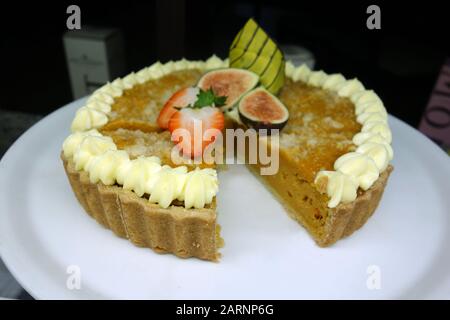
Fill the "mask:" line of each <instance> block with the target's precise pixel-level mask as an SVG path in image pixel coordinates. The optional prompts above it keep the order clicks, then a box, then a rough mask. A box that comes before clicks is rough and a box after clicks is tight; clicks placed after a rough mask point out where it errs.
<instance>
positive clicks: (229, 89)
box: [197, 68, 259, 111]
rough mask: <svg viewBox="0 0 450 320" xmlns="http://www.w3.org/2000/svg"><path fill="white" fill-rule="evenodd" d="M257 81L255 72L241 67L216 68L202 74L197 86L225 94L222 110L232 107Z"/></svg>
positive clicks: (221, 94) (218, 94)
mask: <svg viewBox="0 0 450 320" xmlns="http://www.w3.org/2000/svg"><path fill="white" fill-rule="evenodd" d="M258 82H259V77H258V75H257V74H255V73H253V72H251V71H248V70H243V69H234V68H227V69H216V70H213V71H210V72H208V73H206V74H205V75H203V77H202V78H201V79H200V81H199V82H198V85H197V86H198V87H200V88H201V89H203V90H208V89H212V90H213V91H214V94H215V95H217V96H226V97H227V99H226V102H225V105H224V106H222V107H221V109H222V111H227V110H230V109H232V108H233V107H234V106H235V105H236V104H237V102H238V101H239V99H241V97H242V96H243V95H244V94H245V93H247V92H248V91H250V90H251V89H253V88H255V87H256V85H257V84H258Z"/></svg>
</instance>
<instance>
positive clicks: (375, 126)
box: [361, 121, 392, 143]
mask: <svg viewBox="0 0 450 320" xmlns="http://www.w3.org/2000/svg"><path fill="white" fill-rule="evenodd" d="M361 132H372V133H377V134H379V135H380V136H382V137H383V138H384V139H386V142H387V143H391V142H392V133H391V130H390V129H389V126H388V124H387V122H386V121H367V122H366V123H364V125H363V126H362V129H361Z"/></svg>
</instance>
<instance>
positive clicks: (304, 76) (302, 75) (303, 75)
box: [292, 64, 311, 82]
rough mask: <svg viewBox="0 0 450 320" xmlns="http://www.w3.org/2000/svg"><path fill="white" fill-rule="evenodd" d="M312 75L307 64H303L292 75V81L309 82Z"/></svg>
mask: <svg viewBox="0 0 450 320" xmlns="http://www.w3.org/2000/svg"><path fill="white" fill-rule="evenodd" d="M310 75H311V69H309V68H308V66H307V65H306V64H302V65H301V66H300V67H298V68H296V69H295V70H294V71H293V73H292V79H293V80H294V81H303V82H307V81H308V79H309V77H310Z"/></svg>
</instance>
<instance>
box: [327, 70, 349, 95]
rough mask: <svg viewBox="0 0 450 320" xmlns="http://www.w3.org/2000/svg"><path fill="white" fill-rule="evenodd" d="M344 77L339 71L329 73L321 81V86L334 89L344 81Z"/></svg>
mask: <svg viewBox="0 0 450 320" xmlns="http://www.w3.org/2000/svg"><path fill="white" fill-rule="evenodd" d="M345 81H346V80H345V78H344V76H343V75H342V74H340V73H335V74H331V75H329V76H328V77H327V79H326V80H325V81H324V82H323V84H322V88H323V89H326V90H333V91H334V90H336V89H337V88H338V87H339V86H341V85H342V84H344V83H345Z"/></svg>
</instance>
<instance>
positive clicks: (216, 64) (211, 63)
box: [205, 55, 228, 70]
mask: <svg viewBox="0 0 450 320" xmlns="http://www.w3.org/2000/svg"><path fill="white" fill-rule="evenodd" d="M227 66H228V60H227V59H225V60H222V59H220V58H219V57H217V56H216V55H212V56H211V57H210V58H209V59H208V60H206V63H205V68H206V69H207V70H211V69H219V68H225V67H227Z"/></svg>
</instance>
